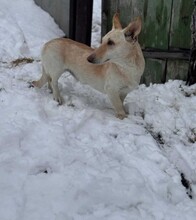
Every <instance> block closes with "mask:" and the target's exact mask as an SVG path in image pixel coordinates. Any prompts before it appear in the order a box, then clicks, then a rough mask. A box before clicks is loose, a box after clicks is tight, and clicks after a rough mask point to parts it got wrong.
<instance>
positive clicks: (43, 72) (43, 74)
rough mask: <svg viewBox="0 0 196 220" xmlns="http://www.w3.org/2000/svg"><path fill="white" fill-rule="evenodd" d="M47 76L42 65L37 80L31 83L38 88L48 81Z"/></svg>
mask: <svg viewBox="0 0 196 220" xmlns="http://www.w3.org/2000/svg"><path fill="white" fill-rule="evenodd" d="M48 80H49V79H48V76H47V74H46V72H45V70H44V67H43V66H42V76H41V78H40V79H39V80H37V81H33V82H32V85H33V86H35V87H38V88H41V87H42V86H43V85H44V84H46V83H47V82H48Z"/></svg>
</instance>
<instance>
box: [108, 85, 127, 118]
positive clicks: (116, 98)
mask: <svg viewBox="0 0 196 220" xmlns="http://www.w3.org/2000/svg"><path fill="white" fill-rule="evenodd" d="M107 95H108V97H109V99H110V101H111V103H112V105H113V106H114V108H115V110H116V117H117V118H119V119H124V118H126V117H127V115H126V113H125V110H124V106H123V102H122V101H121V98H120V94H119V92H117V91H114V90H111V89H108V90H107Z"/></svg>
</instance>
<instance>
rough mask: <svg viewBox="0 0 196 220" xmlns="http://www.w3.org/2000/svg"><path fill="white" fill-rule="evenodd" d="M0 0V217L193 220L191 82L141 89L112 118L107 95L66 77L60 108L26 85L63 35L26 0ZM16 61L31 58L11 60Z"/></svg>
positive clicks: (195, 115)
mask: <svg viewBox="0 0 196 220" xmlns="http://www.w3.org/2000/svg"><path fill="white" fill-rule="evenodd" d="M95 3H96V4H97V7H96V8H99V9H100V1H98V0H97V1H95ZM0 4H1V8H0V17H1V23H0V29H1V32H0V195H1V196H0V219H1V220H19V219H20V220H35V219H36V220H92V219H93V220H127V219H133V220H143V219H145V220H146V219H147V220H186V219H187V220H194V219H195V216H196V205H195V202H196V199H195V191H196V187H195V184H196V173H195V172H196V105H195V103H196V85H193V86H191V87H187V86H185V83H184V82H182V81H178V80H175V81H169V82H168V83H166V84H164V85H156V84H154V85H150V86H149V87H146V86H145V85H140V86H139V88H138V89H136V90H135V91H133V92H131V93H130V94H129V95H128V97H127V98H126V100H125V106H126V108H127V109H128V110H129V112H130V113H129V117H128V118H127V119H124V120H119V119H117V118H115V116H114V110H113V109H112V106H111V104H110V103H109V101H108V99H107V97H106V96H104V95H103V94H100V93H99V92H97V91H95V90H93V89H92V88H90V87H88V86H86V85H82V84H80V83H79V82H77V81H75V80H74V79H73V78H72V76H71V75H69V73H65V74H64V75H63V76H62V77H61V79H60V81H59V84H60V90H61V94H62V95H63V97H64V99H65V100H66V103H65V104H64V105H62V106H58V105H57V104H56V102H55V101H53V100H52V95H51V94H50V93H49V91H48V90H47V87H43V88H42V89H35V88H28V82H29V81H32V80H34V79H37V78H39V77H40V70H41V63H40V61H39V59H40V57H39V56H40V50H41V47H42V46H43V44H44V43H45V42H46V41H48V40H49V39H52V38H55V37H58V36H63V32H62V31H61V30H60V29H59V28H58V26H57V25H56V24H55V23H54V20H53V19H52V18H51V17H50V16H49V15H48V14H47V13H45V12H43V11H42V10H41V9H40V8H39V7H37V6H36V5H35V3H34V2H33V1H32V0H17V1H11V0H0ZM98 16H99V13H98V9H97V11H95V18H94V26H96V25H98V26H100V23H99V22H100V20H99V17H98ZM24 18H25V19H24ZM99 28H100V27H99ZM99 28H97V30H98V29H99ZM94 32H95V31H94ZM95 41H96V40H95ZM95 44H96V43H95ZM97 44H98V43H97ZM21 57H29V58H34V59H35V61H34V62H33V63H28V64H25V63H22V64H20V65H18V66H13V65H12V63H11V61H13V60H15V59H16V58H21ZM182 173H183V175H184V177H185V178H186V179H187V181H188V183H189V184H188V185H189V186H188V187H187V189H186V188H185V187H184V186H183V185H182V178H181V176H182ZM190 197H192V199H191V198H190Z"/></svg>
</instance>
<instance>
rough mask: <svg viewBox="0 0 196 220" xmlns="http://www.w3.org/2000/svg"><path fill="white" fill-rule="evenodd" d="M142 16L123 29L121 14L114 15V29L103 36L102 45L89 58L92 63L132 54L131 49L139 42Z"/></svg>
mask: <svg viewBox="0 0 196 220" xmlns="http://www.w3.org/2000/svg"><path fill="white" fill-rule="evenodd" d="M141 26H142V21H141V17H137V18H136V19H135V20H134V21H133V22H131V23H130V24H129V25H128V26H127V27H126V28H124V29H122V26H121V23H120V20H119V14H117V13H116V14H115V15H114V16H113V26H112V30H111V31H110V32H108V33H107V34H106V35H105V36H104V37H103V38H102V44H101V45H100V47H98V48H97V49H95V51H94V52H93V53H92V54H91V55H90V56H89V57H88V58H87V60H88V61H89V62H91V63H97V64H98V63H99V64H101V63H105V62H107V61H110V60H113V61H115V60H117V59H122V58H123V57H126V56H128V54H130V50H131V49H132V48H133V47H134V46H135V44H137V39H138V35H139V33H140V31H141Z"/></svg>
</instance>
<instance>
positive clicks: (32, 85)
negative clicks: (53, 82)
mask: <svg viewBox="0 0 196 220" xmlns="http://www.w3.org/2000/svg"><path fill="white" fill-rule="evenodd" d="M27 84H28V88H34V87H35V85H34V84H33V82H28V83H27Z"/></svg>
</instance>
